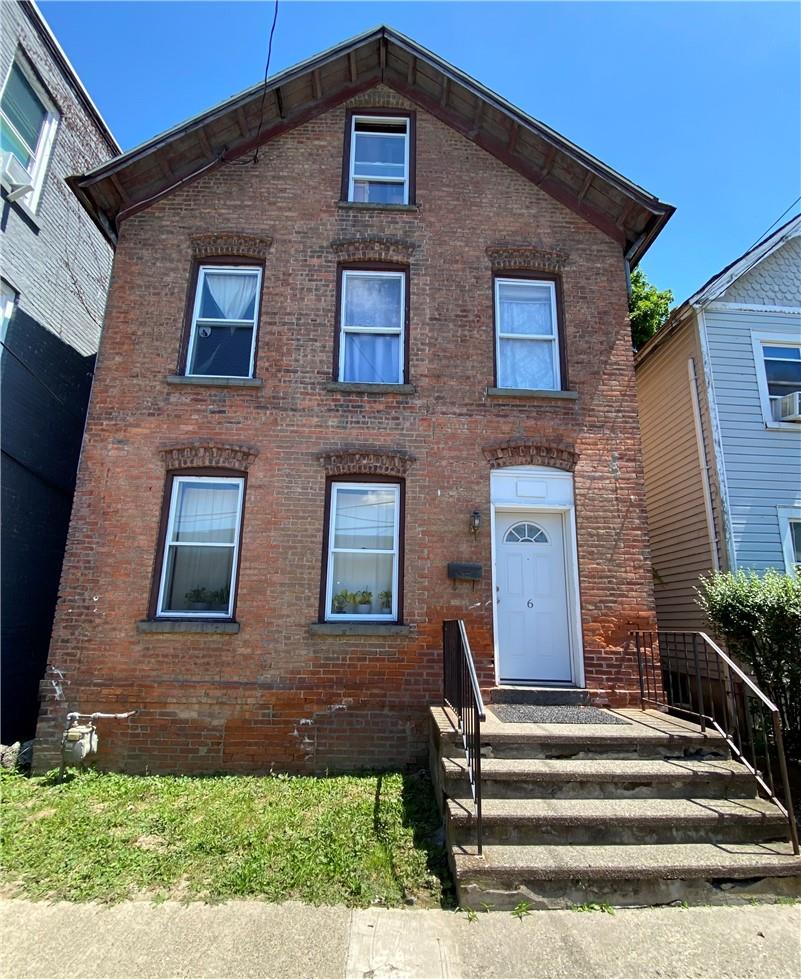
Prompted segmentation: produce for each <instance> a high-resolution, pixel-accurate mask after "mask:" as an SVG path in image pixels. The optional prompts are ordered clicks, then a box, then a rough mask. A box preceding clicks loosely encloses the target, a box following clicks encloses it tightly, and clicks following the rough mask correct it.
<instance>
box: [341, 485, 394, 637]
mask: <svg viewBox="0 0 801 979" xmlns="http://www.w3.org/2000/svg"><path fill="white" fill-rule="evenodd" d="M399 526H400V485H399V484H397V483H370V482H365V483H350V482H336V483H333V484H332V485H331V510H330V514H329V524H328V556H327V569H326V587H325V619H326V620H328V621H334V622H336V621H339V620H343V619H362V620H368V621H382V620H383V621H388V622H395V621H397V618H398V574H399V572H398V561H399V555H400V540H399V534H400V531H399Z"/></svg>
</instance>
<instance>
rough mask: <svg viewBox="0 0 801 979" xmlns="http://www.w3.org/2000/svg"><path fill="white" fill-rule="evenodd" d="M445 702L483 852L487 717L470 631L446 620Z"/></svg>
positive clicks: (444, 623) (443, 628)
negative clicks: (459, 747)
mask: <svg viewBox="0 0 801 979" xmlns="http://www.w3.org/2000/svg"><path fill="white" fill-rule="evenodd" d="M442 702H443V704H444V706H445V707H449V708H450V709H451V710H452V711H453V713H454V714H455V715H456V723H457V727H458V730H459V734H460V735H461V737H462V746H463V748H464V753H465V762H466V764H465V770H466V772H467V780H468V782H469V784H470V792H471V794H472V796H473V805H474V807H475V821H476V846H477V847H478V852H479V853H481V846H482V838H481V722H482V721H483V720H485V719H486V714H485V712H484V701H483V699H482V697H481V690H480V688H479V686H478V678H477V677H476V667H475V663H474V662H473V654H472V652H471V651H470V642H469V641H468V638H467V629H465V625H464V622H463V621H462V620H461V619H447V620H446V621H445V622H443V623H442Z"/></svg>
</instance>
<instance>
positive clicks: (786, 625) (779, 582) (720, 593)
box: [698, 569, 801, 759]
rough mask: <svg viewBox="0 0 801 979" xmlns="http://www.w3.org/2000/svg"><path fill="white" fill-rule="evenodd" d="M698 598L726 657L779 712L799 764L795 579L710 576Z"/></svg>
mask: <svg viewBox="0 0 801 979" xmlns="http://www.w3.org/2000/svg"><path fill="white" fill-rule="evenodd" d="M698 595H699V599H698V604H699V605H700V606H701V608H702V609H703V610H704V611H705V612H706V614H707V616H708V617H709V621H710V623H711V624H712V627H713V629H714V631H715V632H716V633H717V634H718V635H719V636H721V637H722V639H723V640H724V641H725V643H726V645H727V647H728V650H729V652H730V653H732V654H733V655H735V656H736V657H737V658H738V659H739V660H740V661H741V662H742V663H743V664H744V665H745V666H746V667H748V669H749V670H750V671H751V673H752V674H753V676H754V679H755V680H756V683H757V685H758V686H759V687H760V688H761V689H762V691H763V692H764V693H765V694H767V696H768V697H770V699H771V700H772V701H773V702H774V703H775V704H776V706H777V707H778V708H779V711H780V714H781V720H782V726H783V727H784V732H785V743H786V748H787V753H788V754H789V755H790V756H791V757H792V758H795V759H801V578H796V577H792V576H790V575H786V574H780V573H779V572H778V571H774V570H772V569H771V570H769V571H766V572H765V574H763V575H759V574H757V573H756V572H754V571H738V572H736V573H730V572H729V573H725V574H724V573H722V572H713V573H712V574H711V575H709V576H708V577H706V578H701V588H700V589H699V590H698Z"/></svg>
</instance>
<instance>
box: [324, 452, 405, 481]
mask: <svg viewBox="0 0 801 979" xmlns="http://www.w3.org/2000/svg"><path fill="white" fill-rule="evenodd" d="M317 458H318V459H319V460H320V464H321V465H322V467H323V469H325V471H326V473H327V475H329V476H346V475H347V476H351V475H358V474H364V475H366V476H405V475H406V471H407V470H408V468H409V466H411V465H412V463H413V462H414V461H415V459H414V456H413V455H412V454H411V452H406V451H405V450H403V449H376V448H354V449H332V450H327V451H323V452H319V453H318V454H317Z"/></svg>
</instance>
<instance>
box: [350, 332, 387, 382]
mask: <svg viewBox="0 0 801 979" xmlns="http://www.w3.org/2000/svg"><path fill="white" fill-rule="evenodd" d="M399 347H400V339H399V338H398V337H396V336H380V335H379V336H373V335H371V334H369V333H349V334H347V335H346V337H345V368H344V370H345V374H344V376H345V379H346V380H348V381H363V382H367V383H370V382H372V383H375V384H397V383H398V382H399V381H400V370H399V363H398V359H399V358H398V349H399Z"/></svg>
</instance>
